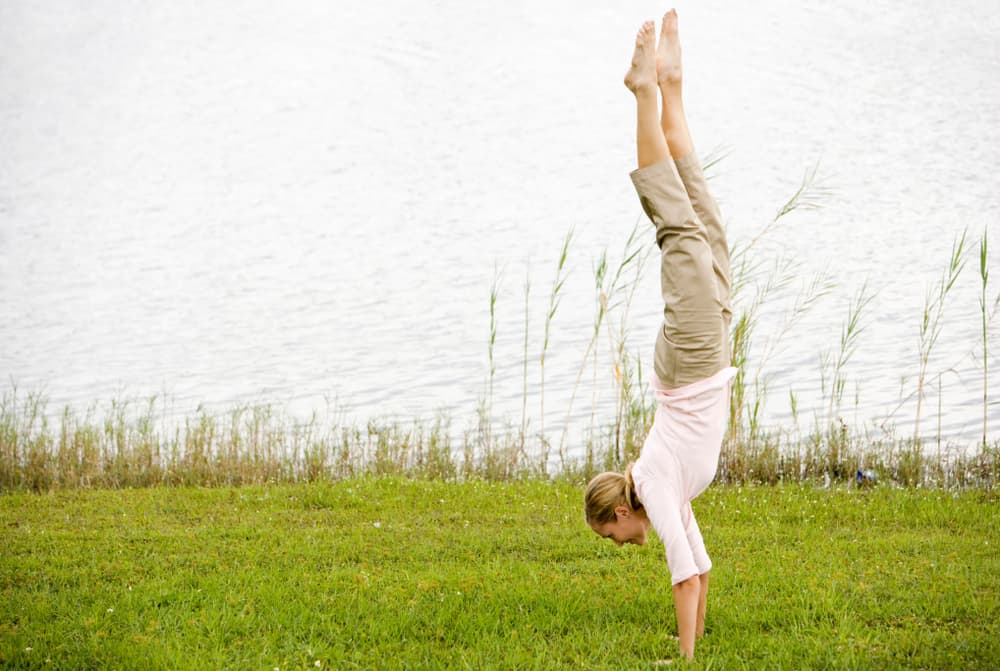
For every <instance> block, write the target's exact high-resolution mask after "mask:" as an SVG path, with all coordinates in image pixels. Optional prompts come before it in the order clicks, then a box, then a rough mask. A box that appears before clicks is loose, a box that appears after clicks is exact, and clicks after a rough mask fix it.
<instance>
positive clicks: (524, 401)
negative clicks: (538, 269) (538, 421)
mask: <svg viewBox="0 0 1000 671" xmlns="http://www.w3.org/2000/svg"><path fill="white" fill-rule="evenodd" d="M524 275H525V276H524V351H523V352H522V358H521V434H520V450H521V459H527V457H528V454H527V450H526V448H525V440H526V436H527V434H528V335H529V333H530V331H531V329H530V328H528V325H529V315H530V314H531V311H530V309H529V308H530V305H531V302H530V298H531V266H530V265H529V266H528V267H527V269H526V271H525V274H524Z"/></svg>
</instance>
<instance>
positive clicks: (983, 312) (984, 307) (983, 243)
mask: <svg viewBox="0 0 1000 671" xmlns="http://www.w3.org/2000/svg"><path fill="white" fill-rule="evenodd" d="M987 258H989V245H988V242H987V232H986V231H985V230H984V231H983V237H982V238H980V239H979V282H980V284H979V288H980V294H979V315H980V319H981V322H980V323H981V326H982V330H981V333H980V335H981V336H982V339H983V443H982V447H983V449H984V450H985V449H986V429H987V423H986V420H987V416H988V414H987V413H988V408H989V384H988V381H989V380H988V378H989V337H988V336H989V322H990V318H989V317H988V316H987V313H988V312H990V310H989V308H988V305H989V304H988V302H987V300H986V296H987V293H988V286H987V285H988V284H989V279H990V269H989V267H988V266H987V264H986V260H987ZM998 305H1000V292H998V293H997V297H996V299H995V300H994V301H993V310H992V314H996V308H997V306H998Z"/></svg>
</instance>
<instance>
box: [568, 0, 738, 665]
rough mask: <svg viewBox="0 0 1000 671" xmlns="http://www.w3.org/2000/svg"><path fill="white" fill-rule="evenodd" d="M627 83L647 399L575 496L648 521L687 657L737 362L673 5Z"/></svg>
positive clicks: (721, 246)
mask: <svg viewBox="0 0 1000 671" xmlns="http://www.w3.org/2000/svg"><path fill="white" fill-rule="evenodd" d="M625 85H626V86H627V87H628V88H629V90H631V91H632V92H633V93H634V94H635V100H636V113H637V127H636V148H637V154H638V164H639V165H638V169H637V170H635V171H634V172H633V173H632V174H631V177H632V182H633V184H634V185H635V189H636V191H637V192H638V194H639V200H640V202H641V203H642V208H643V210H644V211H645V212H646V214H647V215H648V216H649V218H650V220H651V221H652V222H653V224H654V225H655V226H656V242H657V245H658V246H659V247H660V285H661V291H662V293H663V302H664V309H663V325H662V327H661V329H660V332H659V334H658V335H657V339H656V348H655V351H654V371H655V373H656V376H655V379H654V381H653V389H654V393H655V396H656V399H657V409H656V417H655V419H654V421H653V427H652V429H651V430H650V432H649V435H648V436H647V437H646V442H645V443H644V444H643V447H642V452H641V454H640V456H639V459H638V460H637V461H636V462H635V463H634V464H630V465H629V467H628V468H626V469H625V473H602V474H600V475H598V476H597V477H595V478H594V479H593V480H591V481H590V484H589V485H588V486H587V492H586V495H585V508H586V516H587V523H588V524H590V527H591V528H592V529H593V530H594V531H596V532H597V533H598V534H600V535H601V536H603V537H605V538H610V539H612V540H614V541H615V542H616V543H618V544H619V545H622V544H623V543H635V544H637V545H642V544H644V543H645V542H646V534H647V532H648V530H649V527H650V525H652V526H653V528H654V529H655V530H656V533H657V534H658V535H659V536H660V538H661V539H662V540H663V544H664V546H665V548H666V558H667V563H668V566H669V568H670V574H671V579H672V582H673V591H674V605H675V608H676V611H677V633H678V639H679V642H680V649H681V654H683V655H684V656H685V657H688V658H690V657H692V656H693V655H694V642H695V639H696V638H700V637H701V635H702V634H703V633H704V630H705V598H706V595H707V593H708V572H709V570H710V569H711V567H712V562H711V561H710V560H709V558H708V553H707V552H706V551H705V544H704V542H703V541H702V537H701V532H700V531H699V529H698V524H697V522H696V521H695V519H694V514H693V513H692V511H691V499H693V498H695V497H696V496H698V494H700V493H701V492H702V491H703V490H704V489H705V488H706V487H707V486H708V485H709V483H710V482H711V481H712V478H714V477H715V471H716V468H717V466H718V462H719V449H720V447H721V445H722V439H723V436H724V434H725V428H726V423H727V420H728V416H729V391H730V384H731V381H732V379H733V377H734V375H735V374H736V369H735V368H731V367H730V366H729V346H728V342H729V339H728V337H729V322H730V318H731V316H732V311H731V309H730V307H729V248H728V246H727V244H726V237H725V232H724V231H723V228H722V222H721V219H720V216H719V208H718V205H717V204H716V202H715V200H714V199H713V198H712V196H711V195H710V194H709V192H708V188H707V185H706V183H705V176H704V174H703V173H702V170H701V166H700V164H699V162H698V158H697V156H696V155H695V153H694V145H693V144H692V141H691V135H690V133H689V131H688V127H687V120H686V119H685V116H684V105H683V101H682V98H681V51H680V42H679V41H678V38H677V13H676V12H675V11H674V10H670V11H669V12H668V13H667V14H666V15H665V16H664V17H663V24H662V27H661V31H660V39H659V44H657V42H656V33H655V30H654V27H653V23H652V22H651V21H647V22H646V23H644V24H643V26H642V28H641V29H640V30H639V33H638V35H637V36H636V43H635V54H634V55H633V57H632V67H631V68H630V69H629V71H628V73H627V74H626V75H625ZM658 97H659V99H660V101H661V102H662V108H663V110H662V114H658V105H657V98H658Z"/></svg>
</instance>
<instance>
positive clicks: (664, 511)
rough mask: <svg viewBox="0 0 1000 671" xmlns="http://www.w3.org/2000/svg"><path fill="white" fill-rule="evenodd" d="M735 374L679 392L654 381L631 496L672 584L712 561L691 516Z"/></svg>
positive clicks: (714, 464)
mask: <svg viewBox="0 0 1000 671" xmlns="http://www.w3.org/2000/svg"><path fill="white" fill-rule="evenodd" d="M735 376H736V369H735V368H732V367H730V368H724V369H722V370H721V371H719V372H718V373H716V374H715V375H713V376H712V377H709V378H705V379H704V380H699V381H698V382H694V383H692V384H689V385H686V386H684V387H677V388H675V389H665V388H664V387H663V386H662V385H660V384H659V383H658V382H656V381H654V383H653V390H654V394H655V397H656V400H657V406H656V416H655V418H654V419H653V428H652V429H650V431H649V435H648V436H646V442H645V443H643V446H642V452H641V453H640V455H639V459H638V460H637V461H636V462H635V464H634V465H633V467H632V479H633V480H634V481H635V491H636V495H637V496H638V497H639V501H641V502H642V505H643V507H644V508H645V510H646V514H647V516H648V517H649V521H650V523H651V524H652V525H653V528H654V529H655V530H656V533H657V535H658V536H659V537H660V540H662V541H663V545H664V548H665V550H666V557H667V565H668V566H669V568H670V576H671V582H672V583H673V584H674V585H676V584H677V583H679V582H683V581H684V580H687V579H688V578H690V577H691V576H694V575H699V574H702V573H706V572H707V571H708V570H709V569H711V568H712V561H711V560H710V559H709V557H708V553H707V552H706V551H705V543H704V541H703V540H702V537H701V530H700V529H699V528H698V523H697V522H696V521H695V519H694V513H693V512H692V510H691V499H693V498H695V497H696V496H698V495H699V494H701V493H702V492H703V491H704V490H705V488H706V487H708V485H709V483H711V482H712V479H713V478H715V471H716V469H717V468H718V465H719V452H720V450H721V448H722V439H723V437H724V436H725V433H726V425H727V424H728V422H729V390H730V386H731V383H732V380H733V378H734V377H735Z"/></svg>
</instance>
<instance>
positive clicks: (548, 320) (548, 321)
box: [538, 228, 573, 475]
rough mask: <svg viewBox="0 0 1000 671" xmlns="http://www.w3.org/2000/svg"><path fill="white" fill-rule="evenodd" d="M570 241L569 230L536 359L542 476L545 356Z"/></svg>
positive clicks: (545, 447)
mask: <svg viewBox="0 0 1000 671" xmlns="http://www.w3.org/2000/svg"><path fill="white" fill-rule="evenodd" d="M572 240H573V229H572V228H571V229H570V230H569V232H568V233H566V238H565V240H564V241H563V245H562V251H561V252H560V253H559V262H558V263H557V264H556V276H555V279H554V280H553V281H552V291H551V292H550V293H549V308H548V310H547V311H546V313H545V336H544V338H543V339H542V352H541V355H540V356H539V358H538V366H539V374H540V376H541V380H540V383H539V387H538V388H539V391H538V403H539V413H538V440H539V443H540V445H541V461H540V466H541V471H542V474H543V475H545V474H547V473H548V462H549V440H548V437H547V436H546V435H545V355H546V353H547V352H548V349H549V336H550V329H551V326H552V320H553V319H554V318H555V316H556V310H557V309H558V308H559V301H560V295H559V294H560V293H561V292H562V288H563V284H565V283H566V274H565V270H566V259H567V258H568V257H569V245H570V242H571V241H572Z"/></svg>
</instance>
